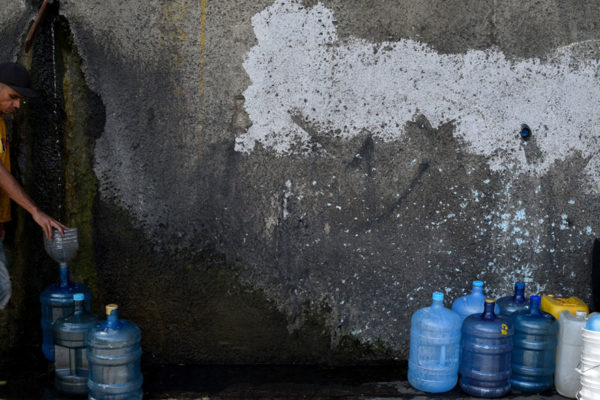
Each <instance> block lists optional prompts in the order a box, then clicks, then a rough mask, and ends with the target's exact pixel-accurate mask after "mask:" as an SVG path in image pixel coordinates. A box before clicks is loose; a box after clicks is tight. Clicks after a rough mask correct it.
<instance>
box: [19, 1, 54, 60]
mask: <svg viewBox="0 0 600 400" xmlns="http://www.w3.org/2000/svg"><path fill="white" fill-rule="evenodd" d="M52 3H54V0H44V2H43V3H42V6H41V7H40V11H38V14H37V16H36V17H35V20H34V21H33V25H31V28H29V32H28V33H27V38H26V39H25V53H27V52H29V49H30V48H31V42H33V38H34V37H35V33H36V32H37V27H38V25H39V24H40V21H41V20H42V18H44V13H45V12H46V6H47V5H48V4H52Z"/></svg>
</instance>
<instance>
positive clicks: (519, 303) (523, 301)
mask: <svg viewBox="0 0 600 400" xmlns="http://www.w3.org/2000/svg"><path fill="white" fill-rule="evenodd" d="M496 304H497V305H498V308H499V309H500V314H501V315H506V316H510V315H511V314H513V313H515V312H519V311H523V310H526V309H527V307H528V306H529V298H527V297H525V284H524V283H523V282H515V294H514V296H505V297H501V298H499V299H498V301H496Z"/></svg>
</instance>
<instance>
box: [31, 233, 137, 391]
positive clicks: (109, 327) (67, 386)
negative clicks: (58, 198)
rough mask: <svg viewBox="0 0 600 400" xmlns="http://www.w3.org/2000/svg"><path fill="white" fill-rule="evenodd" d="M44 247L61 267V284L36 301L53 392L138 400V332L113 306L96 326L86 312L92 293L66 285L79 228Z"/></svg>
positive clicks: (53, 239)
mask: <svg viewBox="0 0 600 400" xmlns="http://www.w3.org/2000/svg"><path fill="white" fill-rule="evenodd" d="M44 247H45V249H46V251H47V253H48V254H49V255H50V257H52V258H53V259H54V260H55V261H57V262H58V263H59V265H60V283H59V284H57V285H50V286H48V287H47V288H46V289H45V290H44V291H43V292H42V294H41V296H40V302H41V305H42V336H43V337H42V350H43V352H44V355H45V356H46V358H47V359H48V360H49V361H51V362H54V367H55V379H54V383H55V387H56V389H57V390H59V391H60V392H62V393H66V394H69V395H85V394H88V398H89V399H95V400H101V399H103V400H104V399H106V400H108V399H111V400H119V399H123V400H125V399H141V398H142V374H141V369H140V359H141V354H142V350H141V347H140V341H141V332H140V329H139V328H138V327H137V326H136V325H135V324H134V323H132V322H129V321H126V320H122V319H119V317H118V306H117V305H116V304H109V305H107V306H106V315H107V319H106V320H104V321H99V318H98V317H97V316H96V315H94V314H91V313H90V312H89V310H90V298H91V296H90V291H89V290H88V289H87V288H86V287H85V286H84V285H81V284H78V283H72V282H70V281H69V267H68V265H67V263H68V262H69V261H70V260H71V258H72V257H73V256H74V255H75V252H76V251H77V248H78V242H77V229H76V228H71V229H66V230H65V232H64V237H63V236H61V235H60V234H59V233H58V231H54V232H53V237H52V240H48V239H47V238H44Z"/></svg>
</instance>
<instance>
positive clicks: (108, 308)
mask: <svg viewBox="0 0 600 400" xmlns="http://www.w3.org/2000/svg"><path fill="white" fill-rule="evenodd" d="M118 308H119V306H118V305H116V304H107V305H106V315H110V313H111V312H113V311H114V310H116V309H118Z"/></svg>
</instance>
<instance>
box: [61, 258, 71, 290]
mask: <svg viewBox="0 0 600 400" xmlns="http://www.w3.org/2000/svg"><path fill="white" fill-rule="evenodd" d="M59 273H60V287H61V288H67V287H69V267H68V266H67V264H66V263H61V264H60V271H59Z"/></svg>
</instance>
